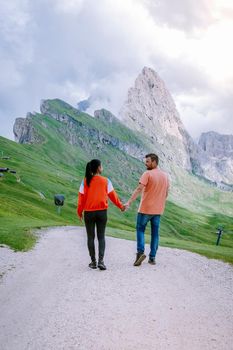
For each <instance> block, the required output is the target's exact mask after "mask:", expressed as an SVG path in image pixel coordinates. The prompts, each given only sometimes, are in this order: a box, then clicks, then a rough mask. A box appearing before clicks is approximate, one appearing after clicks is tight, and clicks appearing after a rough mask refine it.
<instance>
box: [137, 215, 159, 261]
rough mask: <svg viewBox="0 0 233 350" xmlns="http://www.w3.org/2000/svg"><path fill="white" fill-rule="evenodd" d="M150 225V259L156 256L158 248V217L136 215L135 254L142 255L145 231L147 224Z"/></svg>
mask: <svg viewBox="0 0 233 350" xmlns="http://www.w3.org/2000/svg"><path fill="white" fill-rule="evenodd" d="M149 221H150V224H151V241H150V255H149V256H150V258H154V257H155V256H156V252H157V249H158V246H159V224H160V215H149V214H142V213H138V216H137V227H136V228H137V252H138V253H144V250H145V229H146V225H147V223H148V222H149Z"/></svg>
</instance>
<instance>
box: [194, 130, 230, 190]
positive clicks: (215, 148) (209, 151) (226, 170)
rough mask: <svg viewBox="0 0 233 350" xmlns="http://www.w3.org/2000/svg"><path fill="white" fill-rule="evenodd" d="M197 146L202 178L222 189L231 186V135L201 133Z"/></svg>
mask: <svg viewBox="0 0 233 350" xmlns="http://www.w3.org/2000/svg"><path fill="white" fill-rule="evenodd" d="M198 146H199V147H200V149H201V152H200V153H199V161H200V164H201V167H202V170H203V176H204V177H206V178H207V179H210V180H211V181H215V182H216V184H217V185H218V186H219V187H222V188H226V187H229V185H233V135H221V134H218V133H216V132H213V131H211V132H207V133H203V134H201V137H200V139H199V142H198Z"/></svg>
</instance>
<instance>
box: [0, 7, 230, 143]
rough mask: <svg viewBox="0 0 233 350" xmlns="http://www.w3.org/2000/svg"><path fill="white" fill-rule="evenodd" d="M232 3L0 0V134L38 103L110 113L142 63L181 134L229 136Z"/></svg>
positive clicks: (117, 106)
mask: <svg viewBox="0 0 233 350" xmlns="http://www.w3.org/2000/svg"><path fill="white" fill-rule="evenodd" d="M232 38H233V1H232V0H228V1H227V0H158V1H157V0H117V1H116V0H98V1H96V0H9V1H6V0H0V45H1V46H0V48H1V51H0V69H1V71H0V135H1V136H5V137H7V138H11V139H13V133H12V128H13V123H14V119H15V118H16V117H25V116H26V113H27V112H28V111H39V106H40V100H41V99H46V98H61V99H63V100H65V101H66V102H68V103H71V104H72V105H74V106H76V104H77V102H79V101H80V100H82V99H85V98H88V97H89V96H90V95H92V96H94V98H95V99H96V102H95V106H94V107H95V108H101V107H105V108H108V109H110V110H111V111H112V112H113V113H115V114H117V112H118V111H119V109H120V107H121V106H122V103H123V102H124V100H125V99H126V95H127V90H128V88H129V87H130V86H131V85H133V83H134V80H135V79H136V77H137V75H138V74H139V73H140V72H141V70H142V68H143V67H144V66H148V67H151V68H153V69H154V70H155V71H156V72H157V73H158V74H159V75H160V77H161V78H162V79H163V80H164V81H165V83H166V85H167V87H168V89H169V90H170V92H171V93H172V95H173V98H174V100H175V103H176V105H177V108H178V110H179V112H180V116H181V119H182V121H183V123H184V125H185V127H186V128H187V130H188V132H189V133H190V134H191V135H192V136H193V137H194V138H197V137H198V136H199V135H200V133H201V132H204V131H209V130H215V131H217V132H220V133H225V134H233V96H232V95H233V45H232Z"/></svg>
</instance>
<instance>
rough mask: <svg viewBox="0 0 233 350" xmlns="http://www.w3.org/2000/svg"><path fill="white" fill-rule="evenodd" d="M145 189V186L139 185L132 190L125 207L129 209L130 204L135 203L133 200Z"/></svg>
mask: <svg viewBox="0 0 233 350" xmlns="http://www.w3.org/2000/svg"><path fill="white" fill-rule="evenodd" d="M144 188H145V185H143V184H139V185H138V187H137V188H136V189H135V190H134V192H133V194H132V196H131V197H130V199H129V200H128V202H126V203H125V206H126V207H129V206H130V204H131V203H132V202H133V201H135V199H136V198H137V197H138V196H139V195H140V194H141V193H142V190H143V189H144Z"/></svg>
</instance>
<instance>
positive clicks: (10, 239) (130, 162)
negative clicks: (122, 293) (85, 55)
mask: <svg viewBox="0 0 233 350" xmlns="http://www.w3.org/2000/svg"><path fill="white" fill-rule="evenodd" d="M54 104H55V106H53V108H57V109H58V110H59V113H63V112H64V111H62V110H60V109H61V108H65V107H64V106H61V105H59V104H58V105H57V101H55V102H54ZM59 108H60V109H59ZM70 113H71V112H70ZM74 118H75V119H76V120H79V121H80V122H82V124H85V125H86V126H87V127H89V128H90V127H92V128H94V129H95V130H101V132H103V130H104V132H105V133H109V134H110V135H112V134H114V137H117V138H118V139H121V141H122V142H123V141H127V142H134V141H135V140H136V141H135V142H136V143H137V142H140V140H139V139H138V135H136V136H133V133H132V131H130V130H129V129H127V128H125V127H124V126H123V125H122V126H120V127H119V128H116V127H114V126H111V127H110V126H108V125H107V124H106V123H103V121H101V120H93V118H92V117H90V116H88V115H86V114H81V115H75V116H74ZM92 120H93V121H92ZM33 125H34V128H35V129H36V130H37V132H38V133H39V135H41V136H42V138H43V142H42V143H39V144H17V143H15V142H13V141H10V140H7V139H5V138H3V137H0V157H1V158H2V156H4V157H6V156H8V157H10V159H8V160H5V159H0V167H8V168H10V169H12V170H16V171H17V173H16V174H11V173H5V175H4V176H3V177H1V178H0V244H2V245H3V244H4V245H7V246H9V247H11V248H12V249H14V250H18V251H25V250H28V249H31V248H32V247H33V246H34V244H35V242H36V240H37V236H36V234H35V230H36V229H38V228H42V227H50V226H61V225H80V222H79V220H78V218H77V216H76V203H77V193H78V188H79V185H80V182H81V180H82V178H83V176H84V169H85V164H86V162H87V161H88V160H90V159H91V158H95V157H98V158H100V159H101V160H102V162H103V166H104V173H103V175H104V176H108V177H110V178H111V180H112V182H113V185H114V187H115V189H116V191H117V192H118V194H119V196H120V198H121V199H122V200H123V201H125V200H127V199H128V198H129V195H130V194H131V192H132V190H133V189H134V188H135V187H136V185H137V182H138V179H139V177H140V174H141V173H142V172H143V171H144V165H143V163H142V162H140V161H139V160H137V159H135V158H132V157H130V156H128V155H126V154H125V153H123V152H121V151H120V150H118V149H116V148H114V147H112V146H111V145H107V144H106V145H101V148H99V147H95V146H96V141H95V140H94V139H93V140H90V139H88V138H87V135H86V134H85V132H84V131H85V130H84V131H83V129H82V128H81V129H80V130H79V133H80V135H79V137H80V138H81V139H82V143H83V146H82V147H81V146H80V145H71V144H70V143H68V142H67V140H66V138H65V136H64V135H65V132H66V130H65V128H66V126H65V125H64V124H63V123H60V122H58V121H56V120H54V119H52V118H51V117H49V116H46V115H41V114H37V115H36V116H35V117H34V118H33ZM178 171H179V170H178ZM179 182H180V183H179ZM173 188H175V189H172V192H171V194H170V196H169V199H168V202H167V206H166V210H165V213H164V215H163V217H162V220H161V229H160V232H161V239H160V244H161V245H162V246H167V247H173V248H179V249H186V250H189V251H193V252H197V253H199V254H203V255H205V256H207V257H209V258H215V259H221V260H223V261H226V262H230V263H233V219H232V216H233V215H232V212H233V208H232V199H233V194H232V193H223V192H221V191H220V190H218V189H214V188H211V186H208V185H206V184H203V183H201V181H200V180H199V179H197V178H195V177H194V176H193V175H187V176H186V175H185V174H184V172H182V171H181V170H180V174H179V176H178V177H177V179H175V181H174V183H173ZM57 193H62V194H64V195H65V205H64V207H62V210H61V214H60V215H59V214H58V213H57V211H56V208H55V205H54V194H57ZM189 203H190V205H189ZM137 205H138V201H136V202H135V203H134V204H133V205H132V208H130V209H129V210H128V211H127V212H125V213H121V211H119V209H117V208H115V207H114V206H113V205H112V204H111V203H110V207H109V214H108V217H109V221H108V228H107V234H108V235H110V236H114V237H118V238H124V239H133V240H135V219H136V209H137ZM218 225H222V226H223V227H224V233H223V236H222V238H221V241H220V245H219V246H216V239H217V235H216V229H217V227H218ZM149 235H150V230H149V227H148V229H147V232H146V240H147V241H149Z"/></svg>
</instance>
